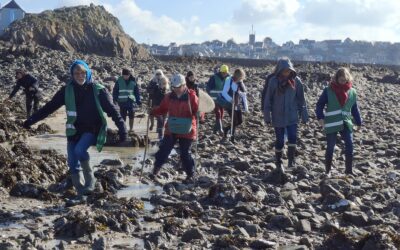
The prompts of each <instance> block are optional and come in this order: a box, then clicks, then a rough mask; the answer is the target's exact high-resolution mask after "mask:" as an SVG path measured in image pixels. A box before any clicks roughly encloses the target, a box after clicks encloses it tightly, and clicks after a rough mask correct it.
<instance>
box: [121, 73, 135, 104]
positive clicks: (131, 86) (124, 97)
mask: <svg viewBox="0 0 400 250" xmlns="http://www.w3.org/2000/svg"><path fill="white" fill-rule="evenodd" d="M117 84H118V89H119V91H118V102H127V101H128V99H131V100H132V101H133V102H135V100H136V98H135V95H134V90H135V86H136V82H134V81H129V82H128V83H127V82H126V81H125V80H124V78H123V77H122V76H121V77H119V78H118V81H117Z"/></svg>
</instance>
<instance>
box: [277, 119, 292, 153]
mask: <svg viewBox="0 0 400 250" xmlns="http://www.w3.org/2000/svg"><path fill="white" fill-rule="evenodd" d="M285 132H286V133H287V139H288V143H289V145H294V146H295V145H296V143H297V124H293V125H290V126H287V127H286V128H285V127H284V128H275V138H276V141H275V150H276V151H281V150H282V149H283V146H284V145H285Z"/></svg>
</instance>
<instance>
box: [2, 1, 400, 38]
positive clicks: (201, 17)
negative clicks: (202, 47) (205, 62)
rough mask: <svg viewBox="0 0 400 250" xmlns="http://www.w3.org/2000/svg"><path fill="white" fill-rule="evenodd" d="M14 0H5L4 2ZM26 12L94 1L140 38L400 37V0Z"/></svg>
mask: <svg viewBox="0 0 400 250" xmlns="http://www.w3.org/2000/svg"><path fill="white" fill-rule="evenodd" d="M8 2H9V0H0V3H1V6H4V5H5V4H6V3H8ZM16 2H17V3H18V4H19V5H20V6H21V8H23V9H24V10H25V11H26V12H30V13H38V12H41V11H44V10H48V9H54V8H60V7H63V6H75V5H83V4H90V3H94V4H97V5H103V6H104V7H105V8H106V9H107V10H108V11H109V12H111V13H112V14H113V15H114V16H116V17H117V18H118V19H119V20H120V22H121V25H122V27H123V28H124V30H125V32H126V33H128V34H129V35H130V36H131V37H133V38H134V39H135V40H136V41H137V42H139V43H148V44H164V45H167V44H169V43H170V42H176V43H178V44H184V43H201V42H204V41H207V40H213V39H218V40H221V41H227V40H228V39H230V38H233V39H234V40H235V41H236V42H238V43H243V42H247V41H248V36H249V33H250V32H251V27H252V25H253V27H254V31H255V33H256V41H262V40H263V39H264V38H265V37H270V38H272V40H273V41H275V42H276V43H278V44H282V43H284V42H286V41H293V42H295V43H297V42H298V41H299V39H315V40H318V41H320V40H326V39H342V40H344V39H346V38H348V37H349V38H351V39H352V40H367V41H390V42H400V1H399V0H379V1H378V0H16Z"/></svg>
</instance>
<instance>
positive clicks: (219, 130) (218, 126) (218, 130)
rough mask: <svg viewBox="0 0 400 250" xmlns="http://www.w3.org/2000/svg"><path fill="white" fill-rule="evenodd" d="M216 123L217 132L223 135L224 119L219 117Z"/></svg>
mask: <svg viewBox="0 0 400 250" xmlns="http://www.w3.org/2000/svg"><path fill="white" fill-rule="evenodd" d="M216 125H217V133H219V134H220V135H223V134H224V130H223V127H222V120H221V119H218V120H217V124H216Z"/></svg>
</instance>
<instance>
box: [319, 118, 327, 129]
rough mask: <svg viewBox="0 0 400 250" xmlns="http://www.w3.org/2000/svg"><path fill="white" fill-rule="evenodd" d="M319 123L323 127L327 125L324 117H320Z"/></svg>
mask: <svg viewBox="0 0 400 250" xmlns="http://www.w3.org/2000/svg"><path fill="white" fill-rule="evenodd" d="M318 124H319V125H320V126H321V127H324V126H325V122H324V119H319V120H318Z"/></svg>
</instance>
